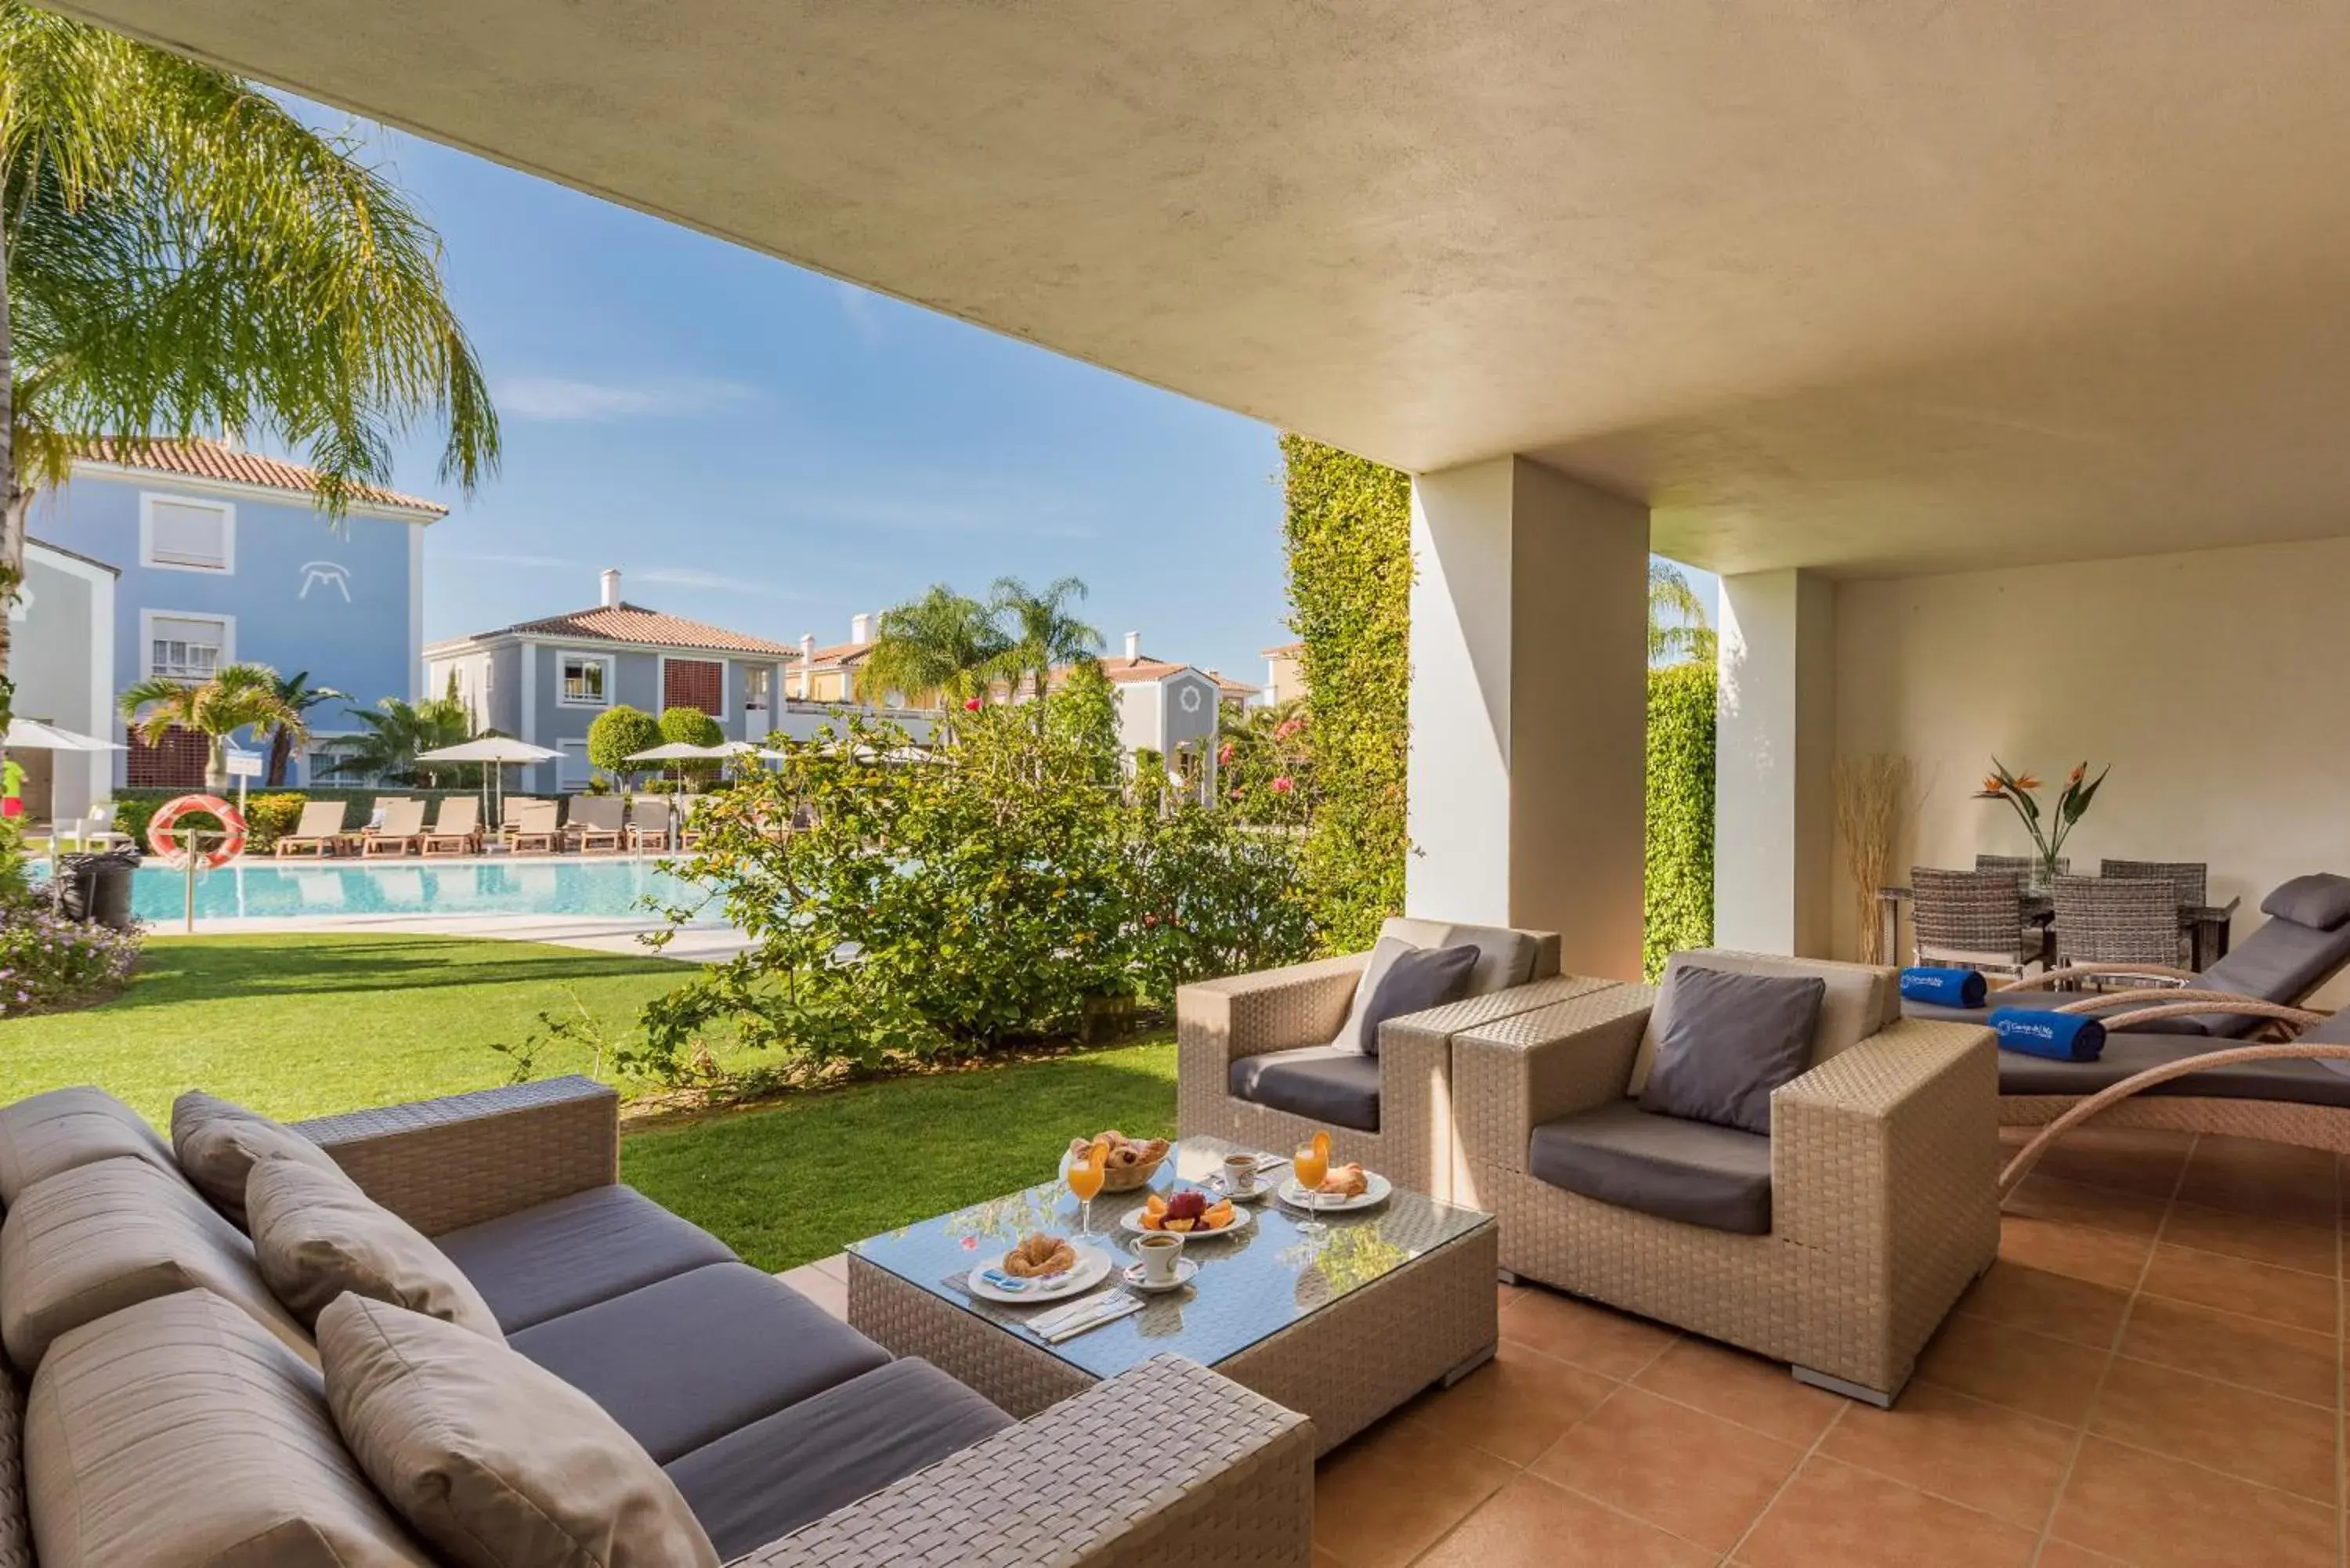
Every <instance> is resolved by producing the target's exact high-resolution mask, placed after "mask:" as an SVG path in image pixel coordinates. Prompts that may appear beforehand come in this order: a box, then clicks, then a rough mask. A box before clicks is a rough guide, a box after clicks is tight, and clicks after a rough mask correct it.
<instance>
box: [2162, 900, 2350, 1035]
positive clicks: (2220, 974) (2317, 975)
mask: <svg viewBox="0 0 2350 1568" xmlns="http://www.w3.org/2000/svg"><path fill="white" fill-rule="evenodd" d="M2270 901H2271V903H2274V902H2275V899H2274V898H2273V897H2272V898H2271V900H2270ZM2345 962H2350V925H2345V926H2340V927H2336V928H2335V929H2332V930H2324V929H2318V928H2316V927H2314V926H2304V925H2302V924H2301V923H2299V922H2298V921H2295V920H2292V919H2286V918H2285V917H2283V916H2282V915H2272V917H2271V918H2270V919H2268V920H2267V921H2265V922H2263V923H2262V926H2261V929H2258V930H2256V931H2254V932H2253V933H2252V934H2251V936H2248V937H2246V938H2245V939H2244V940H2242V941H2241V942H2238V943H2237V944H2236V945H2235V947H2234V948H2233V949H2232V950H2230V952H2229V954H2228V956H2227V957H2226V958H2223V959H2221V960H2220V961H2219V962H2217V963H2215V964H2213V965H2212V966H2211V967H2210V969H2207V970H2205V971H2203V975H2202V978H2201V979H2200V980H2199V981H2196V982H2195V984H2196V988H2197V989H2198V990H2199V991H2227V992H2235V993H2236V994H2238V995H2240V996H2257V997H2259V998H2260V999H2261V1000H2262V1001H2263V1002H2286V1003H2292V1002H2300V1001H2301V1000H2302V999H2303V998H2304V997H2306V996H2308V994H2309V993H2310V992H2313V991H2314V990H2316V989H2317V988H2318V987H2319V986H2320V985H2323V984H2324V982H2325V981H2326V979H2327V977H2328V976H2330V975H2332V974H2333V973H2334V971H2336V970H2338V969H2340V968H2341V967H2342V966H2343V965H2344V964H2345ZM2199 1022H2201V1023H2204V1025H2205V1027H2206V1028H2207V1029H2208V1031H2209V1032H2210V1033H2213V1034H2230V1035H2238V1036H2241V1035H2245V1034H2250V1033H2252V1032H2253V1031H2254V1030H2256V1029H2258V1028H2259V1027H2260V1025H2261V1021H2260V1020H2259V1019H2257V1018H2244V1017H2241V1016H2230V1015H2229V1014H2225V1013H2217V1014H2212V1015H2210V1017H2208V1018H2199Z"/></svg>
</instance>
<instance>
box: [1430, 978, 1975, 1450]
mask: <svg viewBox="0 0 2350 1568" xmlns="http://www.w3.org/2000/svg"><path fill="white" fill-rule="evenodd" d="M1691 963H1694V964H1700V965H1704V966H1706V967H1711V968H1716V969H1735V970H1741V971H1750V972H1759V973H1768V974H1797V975H1814V974H1815V975H1818V976H1820V977H1821V978H1823V979H1824V980H1825V981H1827V983H1828V993H1827V1000H1826V1002H1825V1004H1824V1006H1823V1009H1822V1015H1821V1026H1820V1032H1819V1033H1818V1034H1817V1035H1815V1037H1814V1058H1813V1059H1814V1065H1813V1066H1812V1067H1811V1069H1810V1070H1809V1071H1808V1072H1805V1073H1804V1074H1803V1075H1801V1076H1799V1077H1797V1078H1796V1079H1795V1080H1794V1082H1792V1083H1789V1084H1787V1085H1783V1087H1781V1088H1780V1089H1779V1090H1778V1091H1777V1092H1776V1093H1775V1094H1774V1095H1773V1096H1772V1097H1771V1132H1770V1134H1769V1136H1768V1137H1763V1136H1762V1135H1759V1134H1752V1133H1741V1132H1736V1131H1732V1130H1731V1129H1727V1128H1717V1127H1711V1126H1708V1125H1706V1124H1700V1123H1687V1122H1679V1121H1676V1120H1675V1119H1674V1118H1670V1117H1663V1116H1649V1115H1648V1114H1647V1113H1644V1112H1641V1111H1639V1110H1638V1107H1637V1106H1635V1105H1634V1103H1633V1102H1632V1100H1631V1099H1630V1098H1629V1097H1628V1096H1632V1095H1635V1094H1637V1093H1638V1089H1639V1087H1640V1086H1641V1085H1642V1083H1643V1082H1644V1081H1645V1078H1646V1075H1647V1066H1648V1057H1649V1055H1650V1054H1651V1053H1652V1052H1653V1050H1654V1047H1655V1042H1656V1039H1657V1033H1658V1021H1657V1012H1658V1011H1659V994H1660V993H1659V992H1658V991H1657V990H1655V989H1652V988H1649V987H1647V986H1617V987H1611V988H1607V989H1605V990H1597V991H1592V992H1586V993H1584V994H1582V995H1580V996H1576V997H1574V998H1571V999H1569V1000H1566V1001H1564V1002H1555V1003H1554V1004H1552V1005H1550V1006H1546V1007H1543V1008H1539V1009H1536V1010H1534V1011H1532V1012H1521V1013H1518V1014H1516V1015H1515V1016H1513V1017H1510V1018H1507V1019H1503V1020H1502V1021H1500V1022H1498V1023H1489V1024H1485V1025H1482V1026H1481V1027H1477V1028H1472V1029H1468V1030H1464V1031H1462V1032H1461V1033H1459V1034H1458V1035H1456V1036H1455V1037H1454V1040H1453V1044H1452V1061H1453V1067H1452V1075H1453V1079H1452V1087H1453V1099H1454V1109H1455V1117H1456V1120H1457V1122H1458V1126H1459V1137H1460V1143H1459V1156H1458V1166H1457V1168H1456V1171H1455V1175H1454V1180H1453V1189H1454V1198H1455V1199H1456V1200H1457V1201H1460V1202H1463V1203H1470V1204H1474V1205H1475V1206H1477V1207H1478V1208H1481V1209H1485V1210H1491V1211H1492V1212H1493V1213H1494V1214H1496V1215H1497V1216H1499V1217H1500V1220H1501V1224H1502V1254H1501V1256H1502V1267H1503V1270H1504V1271H1505V1272H1508V1273H1510V1274H1513V1275H1517V1276H1522V1277H1523V1278H1526V1279H1529V1280H1534V1281H1539V1282H1542V1283H1544V1284H1547V1285H1552V1286H1555V1287H1557V1288H1558V1289H1561V1290H1565V1291H1570V1292H1573V1293H1575V1294H1578V1295H1584V1296H1589V1297H1592V1298H1594V1299H1596V1300H1598V1301H1603V1302H1606V1303H1609V1304H1610V1305H1613V1306H1617V1307H1621V1308H1624V1309H1625V1310H1627V1311H1630V1312H1635V1313H1639V1314H1642V1315H1644V1316H1648V1317H1652V1318H1656V1319H1659V1320H1660V1321H1662V1322H1666V1323H1669V1324H1676V1325H1678V1326H1679V1327H1682V1328H1686V1329H1690V1330H1692V1331H1694V1332H1696V1333H1698V1334H1705V1335H1708V1336H1709V1337H1711V1338H1714V1339H1719V1340H1724V1341H1727V1342H1729V1343H1730V1344H1732V1345H1742V1346H1744V1347H1745V1348H1747V1349H1749V1350H1752V1351H1756V1352H1759V1353H1761V1354H1762V1355H1767V1356H1770V1357H1772V1358H1773V1359H1774V1360H1779V1361H1785V1362H1789V1363H1791V1364H1793V1366H1794V1371H1795V1376H1796V1377H1797V1378H1799V1379H1801V1380H1802V1381H1804V1382H1807V1383H1813V1384H1816V1385H1818V1386H1823V1387H1826V1388H1832V1389H1834V1390H1835V1391H1836V1392H1838V1393H1842V1394H1846V1395H1849V1396H1852V1397H1856V1398H1861V1399H1866V1400H1868V1401H1870V1402H1871V1403H1874V1404H1878V1405H1886V1404H1890V1403H1891V1401H1892V1399H1893V1397H1894V1396H1895V1395H1896V1394H1898V1392H1899V1391H1900V1389H1901V1386H1902V1385H1903V1384H1904V1383H1905V1382H1907V1381H1908V1376H1909V1373H1910V1370H1911V1368H1912V1367H1913V1366H1915V1365H1916V1363H1917V1358H1918V1353H1919V1351H1920V1350H1921V1349H1923V1347H1924V1346H1925V1344H1926V1341H1927V1340H1928V1338H1929V1337H1930V1336H1931V1335H1932V1334H1933V1332H1934V1330H1935V1328H1936V1326H1937V1325H1938V1324H1940V1323H1941V1321H1942V1318H1943V1317H1944V1315H1945V1314H1948V1312H1949V1311H1950V1307H1951V1305H1952V1304H1953V1303H1955V1302H1956V1301H1957V1300H1958V1298H1959V1295H1960V1293H1961V1292H1962V1291H1964V1290H1965V1289H1966V1287H1967V1285H1968V1283H1969V1282H1970V1281H1972V1280H1973V1279H1974V1278H1975V1276H1976V1275H1978V1274H1980V1273H1981V1272H1983V1271H1984V1270H1985V1269H1988V1268H1989V1267H1990V1266H1991V1261H1992V1259H1993V1258H1994V1257H1995V1256H1996V1255H1997V1253H1998V1251H1999V1212H1998V1210H1999V1199H1998V1188H1997V1174H1998V1172H1997V1158H1998V1132H1997V1127H1996V1122H1997V1116H1998V1110H1997V1093H1998V1082H1997V1076H1998V1075H1997V1069H1996V1067H1995V1064H1994V1063H1993V1056H1994V1054H1995V1046H1994V1044H1993V1036H1992V1034H1991V1031H1990V1030H1988V1029H1985V1028H1982V1027H1980V1026H1977V1025H1971V1024H1958V1023H1922V1022H1918V1021H1912V1020H1904V1019H1902V1018H1901V1016H1900V1003H1899V993H1898V980H1897V971H1893V970H1890V969H1877V968H1872V967H1864V966H1861V965H1857V964H1831V963H1825V962H1814V961H1807V960H1797V959H1783V958H1763V957H1756V956H1752V955H1746V954H1737V953H1721V952H1692V953H1682V954H1678V955H1676V957H1675V959H1674V961H1673V964H1674V968H1675V969H1678V968H1679V967H1681V966H1683V965H1685V964H1691ZM1670 983H1671V971H1668V975H1667V985H1668V987H1669V985H1670ZM1668 994H1669V992H1668ZM1585 1118H1592V1121H1588V1122H1587V1121H1586V1120H1585ZM1595 1122H1596V1123H1612V1124H1613V1126H1612V1127H1603V1128H1602V1129H1601V1130H1602V1133H1603V1134H1604V1135H1605V1136H1611V1137H1621V1138H1623V1139H1624V1140H1625V1141H1624V1142H1623V1144H1622V1146H1621V1147H1624V1148H1626V1149H1628V1150H1631V1151H1632V1158H1635V1159H1637V1160H1649V1161H1653V1163H1654V1164H1655V1165H1657V1166H1661V1167H1667V1168H1669V1167H1672V1166H1673V1165H1674V1162H1675V1161H1676V1160H1679V1159H1683V1158H1687V1159H1688V1161H1689V1164H1688V1166H1687V1168H1685V1169H1683V1170H1681V1171H1679V1172H1678V1173H1677V1174H1679V1175H1681V1176H1683V1177H1685V1178H1686V1185H1685V1187H1684V1189H1683V1193H1684V1196H1686V1194H1687V1192H1689V1191H1700V1192H1708V1193H1711V1196H1713V1197H1714V1198H1716V1199H1719V1198H1721V1196H1722V1195H1723V1193H1724V1192H1726V1191H1733V1192H1734V1193H1735V1195H1736V1196H1739V1197H1742V1199H1745V1200H1746V1201H1747V1204H1748V1207H1747V1208H1746V1209H1744V1210H1742V1211H1741V1212H1742V1214H1744V1215H1746V1216H1749V1217H1752V1219H1753V1220H1754V1221H1755V1222H1754V1223H1752V1224H1747V1225H1745V1226H1744V1227H1743V1228H1742V1229H1732V1228H1724V1226H1725V1225H1729V1224H1732V1223H1734V1221H1732V1220H1727V1219H1716V1220H1709V1222H1705V1223H1698V1222H1691V1221H1690V1220H1683V1219H1673V1218H1665V1217H1663V1216H1662V1215H1660V1214H1659V1213H1657V1212H1649V1211H1644V1210H1641V1209H1635V1208H1629V1207H1624V1206H1621V1205H1619V1204H1617V1203H1614V1202H1608V1201H1604V1200H1601V1199H1596V1198H1592V1197H1586V1196H1584V1195H1583V1194H1582V1193H1581V1192H1577V1191H1572V1190H1568V1189H1566V1188H1565V1187H1562V1186H1558V1185H1555V1184H1554V1183H1553V1182H1552V1181H1549V1180H1545V1179H1544V1178H1543V1177H1542V1176H1539V1175H1537V1174H1535V1172H1534V1165H1535V1163H1536V1161H1535V1159H1534V1149H1535V1147H1536V1137H1535V1135H1536V1132H1537V1129H1543V1128H1546V1127H1570V1126H1575V1127H1577V1131H1578V1133H1584V1132H1585V1131H1586V1129H1587V1128H1588V1127H1591V1126H1592V1125H1593V1124H1594V1123H1595ZM1642 1124H1664V1125H1660V1126H1658V1125H1642ZM1690 1128H1694V1129H1697V1131H1696V1135H1695V1136H1694V1137H1693V1138H1692V1140H1691V1141H1693V1142H1694V1143H1696V1144H1697V1145H1699V1146H1700V1147H1697V1148H1696V1150H1695V1151H1694V1153H1692V1154H1688V1155H1684V1154H1683V1153H1681V1152H1679V1148H1680V1146H1679V1143H1678V1136H1679V1133H1680V1132H1681V1131H1682V1130H1683V1129H1690ZM1544 1136H1545V1137H1546V1138H1547V1137H1551V1136H1554V1135H1552V1134H1549V1133H1546V1134H1545V1135H1544ZM1741 1139H1749V1140H1752V1146H1742V1145H1738V1144H1737V1143H1736V1142H1735V1140H1741ZM1642 1168H1645V1167H1642ZM1764 1180H1767V1185H1766V1186H1764V1187H1763V1190H1762V1191H1761V1192H1760V1193H1759V1194H1758V1193H1756V1192H1755V1191H1754V1187H1755V1185H1756V1184H1757V1182H1758V1181H1764ZM1709 1181H1711V1183H1712V1185H1711V1187H1709V1186H1708V1183H1709ZM1757 1197H1759V1198H1760V1199H1761V1202H1760V1205H1759V1207H1758V1206H1757V1205H1755V1204H1754V1203H1753V1201H1752V1200H1753V1199H1756V1198H1757ZM1658 1207H1671V1205H1658ZM1683 1211H1684V1212H1687V1211H1689V1210H1687V1209H1686V1208H1684V1210H1683Z"/></svg>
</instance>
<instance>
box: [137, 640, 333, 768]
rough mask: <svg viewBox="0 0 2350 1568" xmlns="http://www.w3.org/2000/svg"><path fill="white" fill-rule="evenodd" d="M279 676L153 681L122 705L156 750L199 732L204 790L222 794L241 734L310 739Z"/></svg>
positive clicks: (239, 670)
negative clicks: (181, 732) (268, 732)
mask: <svg viewBox="0 0 2350 1568" xmlns="http://www.w3.org/2000/svg"><path fill="white" fill-rule="evenodd" d="M277 693H278V680H277V671H276V670H272V669H270V668H269V666H267V665H266V664H230V665H224V666H223V667H222V668H221V669H219V670H215V671H214V672H213V678H212V679H211V680H195V681H190V680H174V679H172V677H170V676H167V675H153V676H150V677H148V678H147V679H146V680H141V681H140V682H139V683H138V684H137V685H135V686H132V687H130V688H128V689H126V690H125V691H123V693H122V695H121V697H120V699H119V701H120V703H121V705H122V716H123V717H124V718H126V719H128V720H130V727H131V728H132V729H133V730H135V731H137V732H138V733H139V738H140V740H142V741H144V742H147V744H149V745H151V746H159V745H161V744H162V743H163V737H164V736H166V735H168V734H170V733H171V732H172V731H173V730H176V729H189V730H193V731H195V732H197V733H198V734H200V735H202V736H203V737H204V739H205V740H206V742H208V750H207V751H206V753H205V756H204V787H205V788H206V789H208V790H211V791H212V792H213V794H219V793H220V792H221V791H222V790H224V789H226V788H227V787H228V738H229V737H230V736H231V735H234V734H235V733H236V732H238V731H239V730H243V729H247V728H255V729H260V728H269V727H273V726H274V727H275V728H276V729H277V730H278V731H280V732H285V731H291V732H293V734H294V735H295V736H296V737H299V736H302V735H305V734H307V733H308V732H309V731H308V727H307V725H306V724H305V723H304V722H303V720H302V715H301V714H300V713H299V712H297V711H296V710H294V709H293V708H291V707H288V706H287V705H286V700H285V699H284V698H283V697H280V696H279V695H278V694H277Z"/></svg>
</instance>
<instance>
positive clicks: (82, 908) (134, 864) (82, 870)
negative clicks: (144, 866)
mask: <svg viewBox="0 0 2350 1568" xmlns="http://www.w3.org/2000/svg"><path fill="white" fill-rule="evenodd" d="M138 866H139V857H137V856H136V855H134V854H131V853H130V852H129V851H127V850H120V849H114V850H109V851H108V852H107V853H105V854H103V855H67V856H61V857H58V860H57V907H58V908H59V909H61V910H63V911H64V914H65V917H66V919H69V920H91V921H95V922H97V923H98V924H99V925H101V926H111V927H113V928H114V929H116V930H118V931H127V930H129V929H130V873H131V872H132V871H134V870H136V869H137V868H138Z"/></svg>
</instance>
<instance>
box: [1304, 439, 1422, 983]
mask: <svg viewBox="0 0 2350 1568" xmlns="http://www.w3.org/2000/svg"><path fill="white" fill-rule="evenodd" d="M1281 453H1282V459H1283V462H1284V471H1285V472H1284V492H1285V494H1286V498H1287V502H1288V516H1287V522H1286V524H1285V526H1284V534H1285V535H1286V538H1287V540H1288V545H1289V598H1290V606H1291V611H1290V624H1291V626H1292V627H1293V628H1295V631H1296V632H1297V634H1298V636H1299V637H1300V638H1302V639H1304V640H1305V685H1306V691H1307V696H1306V699H1305V708H1306V719H1307V722H1306V723H1305V725H1304V726H1303V728H1302V730H1301V731H1300V732H1299V733H1300V734H1301V735H1302V736H1303V737H1304V739H1305V744H1306V746H1307V748H1308V754H1309V756H1310V759H1311V762H1312V768H1313V780H1314V796H1315V799H1314V805H1313V815H1312V820H1311V822H1310V824H1309V826H1308V829H1307V833H1306V840H1305V887H1306V896H1307V898H1308V901H1309V903H1310V905H1311V907H1312V909H1313V910H1314V915H1315V922H1316V924H1317V925H1318V927H1319V928H1320V930H1321V933H1322V942H1323V945H1324V947H1325V948H1326V950H1328V951H1331V952H1359V951H1361V950H1363V949H1365V948H1367V947H1369V946H1370V945H1371V943H1372V942H1373V940H1376V939H1377V937H1378V927H1379V921H1380V920H1381V919H1384V918H1386V917H1387V916H1388V915H1393V914H1399V913H1400V912H1401V911H1402V909H1403V885H1404V857H1405V855H1406V854H1407V852H1408V850H1409V841H1408V839H1407V837H1406V834H1405V826H1404V762H1405V754H1406V751H1407V747H1408V742H1409V734H1410V722H1409V690H1410V682H1411V480H1410V479H1409V476H1407V475H1405V474H1403V473H1400V472H1397V471H1396V470H1394V469H1392V468H1386V467H1382V466H1381V465H1380V464H1378V463H1376V462H1369V461H1367V460H1366V459H1363V458H1359V457H1356V456H1353V455H1352V454H1350V453H1347V452H1340V451H1338V450H1337V449H1336V448H1335V447H1327V446H1324V445H1322V444H1321V443H1319V442H1318V441H1308V440H1306V439H1305V437H1303V436H1298V435H1284V436H1283V437H1282V438H1281Z"/></svg>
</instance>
